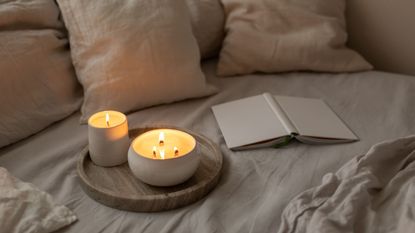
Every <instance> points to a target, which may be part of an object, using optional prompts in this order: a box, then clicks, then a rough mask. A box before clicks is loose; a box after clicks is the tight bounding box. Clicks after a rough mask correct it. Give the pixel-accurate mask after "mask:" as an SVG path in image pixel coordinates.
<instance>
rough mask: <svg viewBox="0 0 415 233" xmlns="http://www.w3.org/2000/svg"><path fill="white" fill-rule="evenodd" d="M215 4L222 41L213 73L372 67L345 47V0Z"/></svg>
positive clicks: (260, 0)
mask: <svg viewBox="0 0 415 233" xmlns="http://www.w3.org/2000/svg"><path fill="white" fill-rule="evenodd" d="M221 1H222V3H223V5H224V8H225V13H226V25H225V30H226V37H225V40H224V42H223V45H222V50H221V52H220V55H219V56H220V58H219V63H218V74H219V75H237V74H248V73H252V72H266V73H274V72H285V71H297V70H312V71H322V72H353V71H362V70H368V69H371V68H372V66H371V65H370V64H369V63H368V62H367V61H366V60H365V59H364V58H363V57H362V56H360V55H359V54H358V53H357V52H355V51H353V50H351V49H349V48H347V47H346V45H345V44H346V40H347V33H346V22H345V16H344V13H345V6H346V2H345V0H330V1H327V0H278V1H269V0H255V1H252V0H221Z"/></svg>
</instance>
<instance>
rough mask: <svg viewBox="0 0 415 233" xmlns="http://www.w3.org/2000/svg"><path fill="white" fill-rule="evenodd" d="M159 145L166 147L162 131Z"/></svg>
mask: <svg viewBox="0 0 415 233" xmlns="http://www.w3.org/2000/svg"><path fill="white" fill-rule="evenodd" d="M159 145H160V146H163V145H164V132H163V131H161V132H160V134H159Z"/></svg>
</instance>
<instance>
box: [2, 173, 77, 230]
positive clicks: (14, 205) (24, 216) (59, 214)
mask: <svg viewBox="0 0 415 233" xmlns="http://www.w3.org/2000/svg"><path fill="white" fill-rule="evenodd" d="M76 220H77V218H76V216H75V214H74V213H73V212H72V211H71V210H69V209H68V208H67V207H65V206H63V205H57V204H56V203H54V201H53V200H52V197H51V196H50V195H49V194H47V193H45V192H43V191H40V190H39V189H37V188H36V187H35V186H33V185H32V184H29V183H25V182H22V181H20V180H19V179H17V178H16V177H14V176H12V175H11V174H10V173H9V172H8V171H7V170H6V169H5V168H2V167H0V231H1V232H5V233H6V232H7V233H23V232H24V233H48V232H52V231H56V230H58V229H60V228H62V227H64V226H67V225H69V224H71V223H73V222H75V221H76Z"/></svg>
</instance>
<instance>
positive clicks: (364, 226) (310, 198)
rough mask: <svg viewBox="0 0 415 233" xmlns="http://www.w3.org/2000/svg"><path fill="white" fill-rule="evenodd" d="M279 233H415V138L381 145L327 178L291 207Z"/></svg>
mask: <svg viewBox="0 0 415 233" xmlns="http://www.w3.org/2000/svg"><path fill="white" fill-rule="evenodd" d="M327 156H329V155H327ZM279 232H280V233H286V232H290V233H291V232H302V233H304V232H319V233H322V232H331V233H335V232H342V233H345V232H356V233H358V232H367V233H369V232H376V233H382V232H388V233H391V232H402V233H407V232H408V233H409V232H415V136H410V137H406V138H401V139H398V140H394V141H387V142H383V143H379V144H377V145H375V146H373V147H372V148H371V149H370V150H369V152H367V154H366V155H363V156H358V157H356V158H354V159H352V160H351V161H349V162H348V163H347V164H345V165H344V166H343V167H342V168H341V169H340V170H339V171H337V172H336V173H335V174H333V173H329V174H327V175H325V176H324V177H323V180H322V184H321V185H320V186H318V187H314V188H311V189H309V190H307V191H305V192H303V193H301V194H300V195H298V196H297V197H295V198H294V199H293V200H292V201H290V203H289V204H288V205H287V207H286V208H285V210H284V212H283V215H282V222H281V225H280V229H279Z"/></svg>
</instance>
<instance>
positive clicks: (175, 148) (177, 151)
mask: <svg viewBox="0 0 415 233" xmlns="http://www.w3.org/2000/svg"><path fill="white" fill-rule="evenodd" d="M178 155H179V149H177V147H174V156H178Z"/></svg>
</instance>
